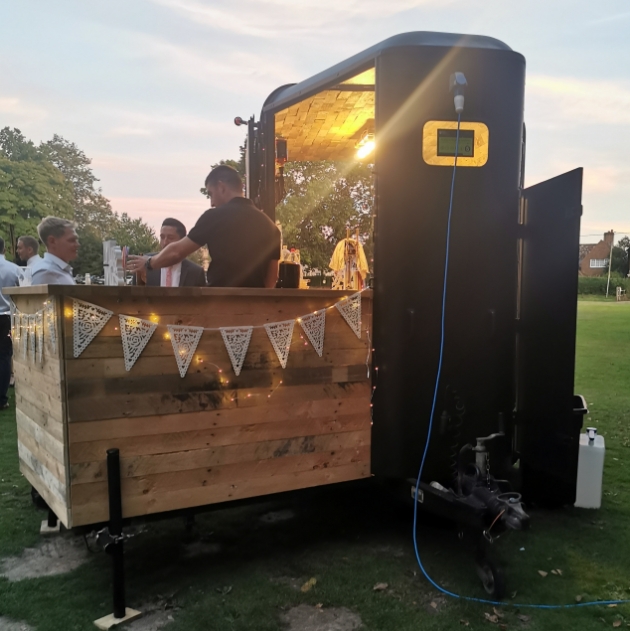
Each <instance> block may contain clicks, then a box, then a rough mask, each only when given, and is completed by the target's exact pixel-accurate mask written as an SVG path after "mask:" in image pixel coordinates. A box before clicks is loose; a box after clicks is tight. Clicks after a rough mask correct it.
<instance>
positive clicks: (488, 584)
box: [477, 558, 505, 600]
mask: <svg viewBox="0 0 630 631" xmlns="http://www.w3.org/2000/svg"><path fill="white" fill-rule="evenodd" d="M477 575H478V576H479V578H480V579H481V584H482V585H483V588H484V589H485V590H486V594H488V596H491V597H492V598H494V599H495V600H502V599H503V598H504V597H505V576H504V575H503V570H501V568H500V567H499V566H498V565H496V564H495V563H494V561H491V560H490V559H488V558H485V559H483V560H481V561H479V562H478V563H477Z"/></svg>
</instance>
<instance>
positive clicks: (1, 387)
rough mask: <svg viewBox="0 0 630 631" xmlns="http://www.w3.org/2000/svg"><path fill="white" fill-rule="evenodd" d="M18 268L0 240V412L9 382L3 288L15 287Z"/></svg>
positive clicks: (9, 351)
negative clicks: (8, 257) (6, 255)
mask: <svg viewBox="0 0 630 631" xmlns="http://www.w3.org/2000/svg"><path fill="white" fill-rule="evenodd" d="M19 272H20V268H19V267H18V266H17V265H16V264H15V263H12V262H11V261H7V259H6V258H5V255H4V239H2V238H0V410H4V409H6V408H8V407H9V399H8V397H7V392H8V390H9V383H10V382H11V358H12V357H13V343H12V342H11V308H10V306H9V298H7V297H6V296H5V295H4V294H3V293H2V289H4V288H5V287H16V286H17V284H18V277H19Z"/></svg>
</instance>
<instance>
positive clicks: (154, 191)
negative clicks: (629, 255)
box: [0, 0, 630, 242]
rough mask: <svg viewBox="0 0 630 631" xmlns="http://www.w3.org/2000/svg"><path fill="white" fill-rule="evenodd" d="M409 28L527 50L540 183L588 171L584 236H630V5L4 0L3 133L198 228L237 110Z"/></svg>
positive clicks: (529, 115)
mask: <svg viewBox="0 0 630 631" xmlns="http://www.w3.org/2000/svg"><path fill="white" fill-rule="evenodd" d="M407 31H441V32H451V33H465V34H475V35H488V36H491V37H494V38H497V39H500V40H502V41H503V42H505V43H506V44H508V45H509V46H510V47H511V48H512V49H513V50H516V51H518V52H520V53H522V54H523V55H524V56H525V58H526V60H527V87H526V102H525V120H526V124H527V162H526V183H527V185H531V184H535V183H537V182H540V181H542V180H545V179H548V178H550V177H553V176H555V175H558V174H560V173H562V172H564V171H568V170H570V169H573V168H575V167H579V166H582V167H584V168H585V182H584V196H583V203H584V215H583V218H582V235H583V237H582V240H583V241H588V242H592V241H597V238H595V235H598V236H601V233H603V232H604V231H605V230H607V229H610V228H612V229H614V230H615V231H616V232H617V233H618V234H619V236H621V234H623V233H626V234H627V233H630V201H629V200H630V37H628V34H629V33H630V2H628V1H627V0H599V1H598V2H590V1H585V0H545V1H542V0H527V2H524V1H522V0H521V1H518V2H517V1H516V0H387V1H385V0H241V1H240V2H229V1H227V0H54V1H53V2H50V1H44V0H2V2H1V3H0V127H4V126H7V125H8V126H10V127H18V128H19V129H21V131H22V132H23V134H24V135H25V136H26V137H27V138H30V139H31V140H33V141H35V142H39V141H41V140H48V139H49V138H51V137H52V136H53V134H55V133H56V134H59V135H61V136H63V137H64V138H66V139H67V140H70V141H72V142H75V143H76V144H77V145H78V146H79V147H80V148H81V149H82V150H83V151H84V152H85V153H86V154H87V155H88V156H89V157H90V158H92V160H93V163H92V164H93V168H94V172H95V174H96V176H97V177H98V178H99V179H100V186H101V187H102V189H103V194H104V195H105V196H106V197H108V198H109V199H110V200H111V202H112V206H113V208H114V210H116V211H118V212H128V213H129V214H130V215H132V216H134V217H138V216H141V217H142V218H143V219H144V220H146V221H147V222H149V223H150V224H151V225H152V226H159V224H160V222H161V219H162V218H163V217H165V216H167V215H176V216H179V217H181V218H182V219H183V221H184V222H185V223H187V225H189V226H191V225H192V224H193V223H194V221H195V220H196V218H197V217H198V215H199V214H200V213H201V212H202V211H203V210H204V209H205V208H207V201H206V200H205V199H204V198H203V197H202V196H201V195H200V194H199V192H198V191H199V188H200V186H201V185H202V183H203V179H204V177H205V175H206V174H207V172H208V170H209V168H210V165H211V164H213V163H215V162H217V161H218V160H220V159H222V158H234V159H236V158H237V157H238V147H239V145H240V144H242V142H243V136H244V132H243V128H237V127H235V126H234V124H233V123H232V121H233V118H234V117H235V116H237V115H239V116H242V117H244V118H245V117H249V116H250V115H252V114H256V116H258V114H259V113H260V109H261V106H262V103H263V101H264V99H265V98H266V97H267V96H268V94H269V93H270V92H272V91H273V90H274V89H275V88H276V87H278V86H280V85H282V84H286V83H293V82H299V81H301V80H303V79H306V78H308V77H310V76H311V75H313V74H315V73H317V72H319V71H321V70H324V69H326V68H328V67H329V66H331V65H333V64H335V63H337V62H339V61H342V60H344V59H346V58H347V57H349V56H351V55H353V54H355V53H357V52H359V51H361V50H363V49H365V48H368V47H369V46H371V45H373V44H376V43H377V42H380V41H381V40H384V39H386V38H387V37H390V36H392V35H396V34H398V33H403V32H407ZM591 235H593V236H591Z"/></svg>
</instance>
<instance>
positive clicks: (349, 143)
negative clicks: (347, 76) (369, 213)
mask: <svg viewBox="0 0 630 631" xmlns="http://www.w3.org/2000/svg"><path fill="white" fill-rule="evenodd" d="M370 72H371V73H372V75H371V83H372V84H373V83H374V80H373V75H374V70H371V71H368V72H367V73H363V74H361V75H358V77H354V78H353V79H352V80H351V81H352V84H360V85H362V86H365V85H369V84H370V83H369V81H370V75H369V73H370ZM364 75H365V76H364ZM358 78H361V81H358V80H356V81H355V79H358ZM347 84H349V82H345V83H344V85H347ZM275 121H276V136H277V137H282V138H286V139H287V148H288V153H289V160H290V161H304V160H313V161H316V160H352V159H354V157H355V155H356V145H357V143H358V141H359V140H360V138H361V134H362V133H363V132H364V131H365V130H366V129H369V130H370V131H373V130H374V129H373V128H374V92H373V91H369V90H367V91H366V90H365V89H363V90H361V91H353V90H348V89H342V90H326V91H325V92H320V93H319V94H316V95H315V96H312V97H310V98H308V99H305V100H304V101H301V102H300V103H298V104H297V105H292V106H291V107H289V108H287V109H285V110H282V111H280V112H278V113H277V114H276V118H275Z"/></svg>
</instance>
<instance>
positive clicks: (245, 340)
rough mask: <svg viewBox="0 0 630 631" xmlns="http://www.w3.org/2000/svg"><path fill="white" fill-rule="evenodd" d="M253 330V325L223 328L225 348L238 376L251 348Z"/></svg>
mask: <svg viewBox="0 0 630 631" xmlns="http://www.w3.org/2000/svg"><path fill="white" fill-rule="evenodd" d="M253 330H254V327H253V326H240V327H222V328H221V335H222V337H223V342H224V343H225V349H226V350H227V352H228V355H229V356H230V361H231V362H232V368H233V369H234V374H235V375H236V376H237V377H238V376H239V375H240V374H241V368H243V362H244V361H245V356H246V355H247V349H248V348H249V341H250V340H251V339H252V331H253ZM268 332H269V331H267V333H268ZM272 344H273V342H272ZM274 348H275V347H274ZM276 352H277V351H276ZM285 363H286V362H285Z"/></svg>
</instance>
